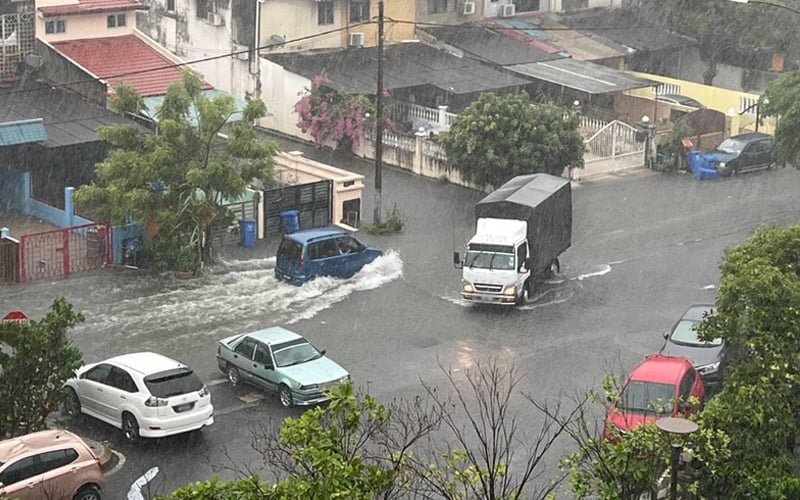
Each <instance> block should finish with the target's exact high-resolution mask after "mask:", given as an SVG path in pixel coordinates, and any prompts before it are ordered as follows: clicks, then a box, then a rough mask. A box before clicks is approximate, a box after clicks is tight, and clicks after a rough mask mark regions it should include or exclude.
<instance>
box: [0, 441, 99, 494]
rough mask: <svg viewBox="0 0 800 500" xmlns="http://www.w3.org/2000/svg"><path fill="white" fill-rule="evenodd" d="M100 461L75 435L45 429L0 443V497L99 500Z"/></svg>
mask: <svg viewBox="0 0 800 500" xmlns="http://www.w3.org/2000/svg"><path fill="white" fill-rule="evenodd" d="M104 487H105V479H104V478H103V468H102V467H101V465H100V459H99V458H97V455H95V454H94V452H92V450H91V448H89V446H88V445H87V444H86V443H85V442H84V441H83V440H82V439H81V438H79V437H78V436H76V435H75V434H73V433H71V432H69V431H65V430H47V431H40V432H34V433H31V434H28V435H25V436H20V437H15V438H11V439H6V440H5V441H0V496H2V497H3V498H6V497H7V498H16V499H19V500H41V499H43V498H44V499H48V500H100V493H101V491H102V490H103V488H104Z"/></svg>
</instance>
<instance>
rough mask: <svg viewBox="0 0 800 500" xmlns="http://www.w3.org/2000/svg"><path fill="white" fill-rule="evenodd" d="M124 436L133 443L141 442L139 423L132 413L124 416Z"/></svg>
mask: <svg viewBox="0 0 800 500" xmlns="http://www.w3.org/2000/svg"><path fill="white" fill-rule="evenodd" d="M122 435H123V436H124V437H125V439H126V440H127V441H129V442H131V443H135V442H137V441H139V422H137V421H136V417H134V416H133V415H131V414H130V413H124V414H123V415H122Z"/></svg>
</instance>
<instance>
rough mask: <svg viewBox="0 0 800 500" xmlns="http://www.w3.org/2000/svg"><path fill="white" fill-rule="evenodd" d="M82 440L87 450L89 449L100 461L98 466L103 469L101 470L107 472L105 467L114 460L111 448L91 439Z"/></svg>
mask: <svg viewBox="0 0 800 500" xmlns="http://www.w3.org/2000/svg"><path fill="white" fill-rule="evenodd" d="M82 439H83V441H84V442H85V443H86V444H87V445H88V446H89V449H91V450H92V452H93V453H94V454H95V455H97V458H98V459H99V460H100V466H101V467H102V468H103V470H104V471H106V470H108V469H107V467H106V466H107V465H108V464H109V463H110V462H111V460H112V459H113V458H114V453H112V451H111V448H109V447H108V446H106V445H104V444H103V443H101V442H99V441H95V440H93V439H87V438H82Z"/></svg>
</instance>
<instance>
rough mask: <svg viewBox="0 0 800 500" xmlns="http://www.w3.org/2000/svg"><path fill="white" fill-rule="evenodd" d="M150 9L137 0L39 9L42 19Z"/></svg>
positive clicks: (94, 1)
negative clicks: (67, 15)
mask: <svg viewBox="0 0 800 500" xmlns="http://www.w3.org/2000/svg"><path fill="white" fill-rule="evenodd" d="M149 8H150V7H148V6H147V5H144V4H142V3H141V2H139V1H138V0H80V1H79V2H78V3H76V4H69V5H50V6H47V7H40V8H39V12H41V13H42V15H43V16H44V17H53V16H63V15H66V14H94V13H98V12H119V11H125V10H148V9H149Z"/></svg>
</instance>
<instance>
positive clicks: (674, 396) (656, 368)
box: [604, 354, 705, 437]
mask: <svg viewBox="0 0 800 500" xmlns="http://www.w3.org/2000/svg"><path fill="white" fill-rule="evenodd" d="M704 397H705V387H704V386H703V380H702V378H700V374H699V373H697V371H696V370H695V369H694V367H693V366H692V360H691V359H689V358H687V357H684V356H665V355H663V354H651V355H649V356H647V357H646V358H645V359H644V361H642V362H641V363H639V364H638V365H637V366H636V368H634V369H633V371H631V374H630V375H628V378H627V380H626V381H625V385H624V386H623V388H622V392H621V393H620V397H619V400H617V401H616V402H615V403H614V404H613V405H612V406H611V409H610V410H609V411H608V416H607V417H606V432H604V434H605V435H606V436H607V437H608V433H607V429H608V427H609V425H614V426H616V427H617V428H618V429H619V430H620V431H623V432H624V431H627V430H629V429H633V428H634V427H636V426H637V425H640V424H645V423H652V422H655V420H656V419H658V418H662V417H674V416H678V415H688V414H691V413H694V412H696V411H698V410H699V409H700V404H702V402H703V398H704ZM693 398H696V400H697V401H698V402H699V403H700V404H697V403H695V404H692V402H693Z"/></svg>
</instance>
